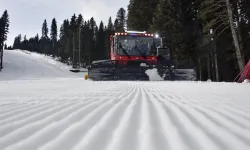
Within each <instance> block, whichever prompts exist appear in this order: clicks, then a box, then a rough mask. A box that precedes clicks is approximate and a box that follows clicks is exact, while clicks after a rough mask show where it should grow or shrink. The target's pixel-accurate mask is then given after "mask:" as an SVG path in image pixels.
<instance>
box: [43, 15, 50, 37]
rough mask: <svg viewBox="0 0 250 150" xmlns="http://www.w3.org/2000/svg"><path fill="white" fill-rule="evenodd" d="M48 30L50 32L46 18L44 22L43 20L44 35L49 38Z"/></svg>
mask: <svg viewBox="0 0 250 150" xmlns="http://www.w3.org/2000/svg"><path fill="white" fill-rule="evenodd" d="M48 32H49V29H48V25H47V21H46V19H45V20H44V22H43V26H42V37H43V38H46V39H47V38H48Z"/></svg>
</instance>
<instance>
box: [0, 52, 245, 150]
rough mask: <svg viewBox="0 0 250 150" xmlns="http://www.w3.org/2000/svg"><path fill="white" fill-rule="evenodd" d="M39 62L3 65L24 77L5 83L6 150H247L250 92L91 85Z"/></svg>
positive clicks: (0, 134) (2, 130)
mask: <svg viewBox="0 0 250 150" xmlns="http://www.w3.org/2000/svg"><path fill="white" fill-rule="evenodd" d="M5 54H6V53H5ZM6 55H7V54H6ZM15 56H18V57H19V58H16V59H22V57H23V58H25V59H27V58H29V57H30V56H28V55H25V54H21V52H20V51H18V52H11V53H9V57H11V58H13V57H15ZM41 59H42V58H41ZM41 59H40V60H36V59H34V60H33V59H27V62H26V61H25V63H26V67H25V68H23V65H19V64H12V63H17V62H20V60H19V61H17V60H13V59H12V61H9V62H11V63H10V64H8V65H5V68H4V69H5V72H4V73H5V77H6V74H7V73H8V72H13V70H9V71H8V69H7V68H6V67H8V66H10V67H13V66H15V67H13V68H16V69H17V70H18V71H19V72H18V76H12V78H11V79H12V80H9V78H7V79H8V80H7V79H6V80H2V81H0V149H1V150H36V149H37V150H249V149H250V115H249V114H250V90H249V89H250V86H249V84H235V83H213V82H163V81H153V82H120V81H119V82H92V81H85V80H84V79H83V77H82V78H79V77H76V76H74V75H73V77H72V74H71V73H69V74H68V69H65V70H63V69H58V70H57V69H52V70H54V72H53V73H51V74H53V75H51V74H49V73H47V71H49V70H50V69H51V68H54V67H55V66H56V65H55V66H54V67H51V66H52V65H51V64H50V63H46V61H45V60H41ZM28 60H29V61H31V60H32V61H31V63H30V62H28ZM5 61H7V60H5ZM23 61H24V60H23ZM40 62H43V63H41V65H40V70H42V72H44V74H43V75H41V74H39V73H36V72H38V71H39V69H36V67H35V66H36V65H35V64H40ZM32 63H33V65H32ZM5 64H6V63H5ZM19 67H20V68H19ZM29 67H31V68H33V69H34V71H33V72H28V71H24V72H22V71H21V70H23V69H26V70H29ZM58 68H60V67H58ZM57 71H58V72H57ZM59 72H60V73H59ZM1 74H2V72H0V78H1V77H3V76H1ZM62 74H63V76H59V75H62ZM22 75H23V76H24V78H25V79H26V80H23V79H24V78H22ZM56 75H58V77H59V78H54V77H56ZM36 76H37V77H39V80H36ZM15 77H17V78H16V79H18V78H20V79H22V80H16V79H14V78H15ZM31 77H32V80H28V79H27V78H31Z"/></svg>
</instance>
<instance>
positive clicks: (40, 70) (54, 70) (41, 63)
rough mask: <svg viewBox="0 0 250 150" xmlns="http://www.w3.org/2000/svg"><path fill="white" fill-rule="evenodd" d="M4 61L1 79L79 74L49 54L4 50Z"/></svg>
mask: <svg viewBox="0 0 250 150" xmlns="http://www.w3.org/2000/svg"><path fill="white" fill-rule="evenodd" d="M3 63H4V64H3V66H4V69H3V70H2V71H1V72H0V81H1V80H17V79H43V78H55V77H56V78H59V77H76V76H77V75H78V76H79V74H75V73H72V72H70V71H69V70H70V66H67V65H65V64H63V63H61V62H58V61H55V60H53V59H52V58H50V57H48V56H44V55H41V54H37V53H30V52H28V51H23V50H13V51H9V50H6V51H4V60H3Z"/></svg>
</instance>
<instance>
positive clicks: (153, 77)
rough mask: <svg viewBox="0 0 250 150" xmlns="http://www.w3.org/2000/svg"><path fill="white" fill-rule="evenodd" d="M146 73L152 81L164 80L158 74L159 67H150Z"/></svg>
mask: <svg viewBox="0 0 250 150" xmlns="http://www.w3.org/2000/svg"><path fill="white" fill-rule="evenodd" d="M145 73H146V74H147V75H148V77H149V80H150V81H163V80H164V79H163V78H162V77H161V76H160V75H159V74H158V72H157V69H155V68H154V69H148V70H147V71H146V72H145Z"/></svg>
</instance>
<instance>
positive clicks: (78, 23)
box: [76, 14, 84, 27]
mask: <svg viewBox="0 0 250 150" xmlns="http://www.w3.org/2000/svg"><path fill="white" fill-rule="evenodd" d="M83 21H84V20H83V17H82V15H81V14H79V15H78V17H77V19H76V24H77V26H78V27H79V26H82V25H83Z"/></svg>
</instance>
